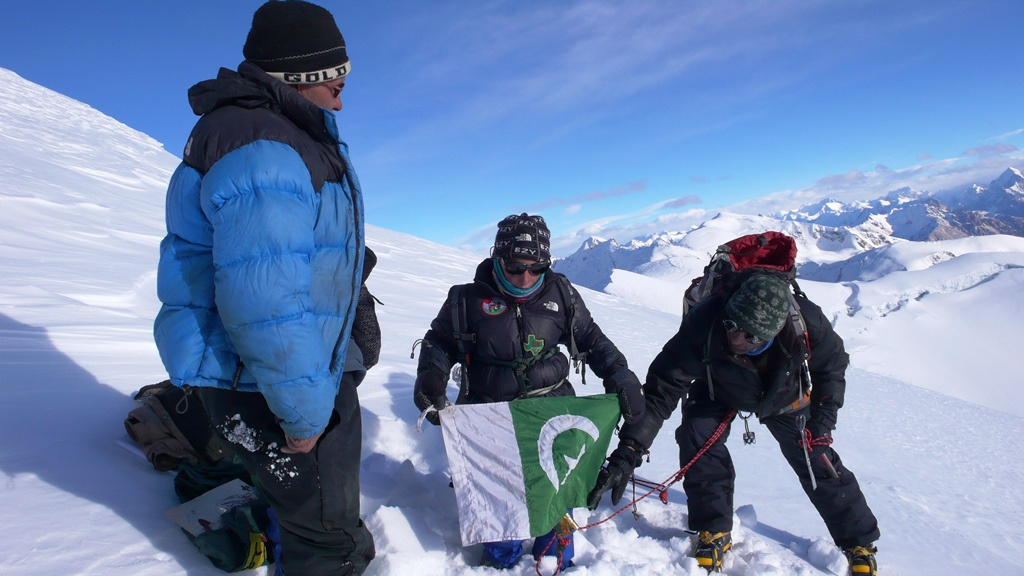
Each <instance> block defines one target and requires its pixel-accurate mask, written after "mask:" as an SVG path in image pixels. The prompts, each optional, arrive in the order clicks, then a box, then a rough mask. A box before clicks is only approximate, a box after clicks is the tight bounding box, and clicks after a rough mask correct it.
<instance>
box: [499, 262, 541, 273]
mask: <svg viewBox="0 0 1024 576" xmlns="http://www.w3.org/2000/svg"><path fill="white" fill-rule="evenodd" d="M501 267H502V268H504V269H505V273H506V274H509V275H511V276H521V275H522V274H525V273H526V272H529V273H530V274H531V275H532V276H540V275H541V274H543V273H545V272H547V271H548V268H550V267H551V265H550V264H547V263H545V262H534V263H533V264H527V263H525V262H508V261H506V260H502V261H501Z"/></svg>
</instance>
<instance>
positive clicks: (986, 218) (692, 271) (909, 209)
mask: <svg viewBox="0 0 1024 576" xmlns="http://www.w3.org/2000/svg"><path fill="white" fill-rule="evenodd" d="M737 219H739V220H742V221H744V224H743V226H741V227H740V228H739V229H741V230H745V231H744V232H743V233H755V232H759V231H764V230H781V231H783V232H786V233H787V234H790V235H792V236H794V237H796V238H797V241H798V246H799V254H798V264H799V265H800V276H801V277H803V278H807V279H812V280H819V281H825V282H838V281H843V280H850V279H859V280H871V279H873V278H877V277H879V276H878V274H879V273H880V272H879V269H878V264H877V262H876V259H875V258H872V257H871V256H864V255H862V254H863V253H865V252H867V251H873V250H876V249H880V248H882V247H885V246H888V245H891V244H894V243H898V242H902V241H912V242H930V241H937V240H953V239H957V238H967V237H971V236H987V235H993V234H1005V235H1011V236H1020V237H1024V174H1022V173H1021V171H1020V170H1018V169H1016V168H1012V167H1011V168H1008V169H1007V170H1006V171H1005V172H1003V173H1002V174H1001V175H1000V176H999V177H998V178H996V179H995V180H993V181H992V182H990V183H989V184H988V185H987V186H982V185H978V184H974V185H971V186H967V187H964V188H960V189H954V190H948V191H943V192H938V193H934V194H933V193H929V192H919V191H914V190H911V189H908V188H903V189H899V190H894V191H892V192H890V193H889V194H888V195H886V196H885V197H883V198H878V199H876V200H871V201H863V202H852V203H843V202H839V201H836V200H832V199H826V200H822V201H820V202H816V203H813V204H808V205H805V206H803V207H801V208H799V209H796V210H791V211H788V212H783V213H778V214H772V215H761V216H742V215H737V214H727V213H722V214H719V215H718V216H716V217H715V218H713V219H711V220H708V221H706V222H704V223H703V224H701V225H700V226H696V227H694V228H693V229H691V230H689V231H686V232H663V233H660V234H654V235H650V236H646V237H640V238H636V239H633V240H631V241H630V243H629V244H619V243H618V242H616V241H615V240H614V239H601V238H596V237H591V238H589V239H588V240H587V241H586V242H584V243H583V245H582V246H580V248H579V249H578V250H577V251H576V252H575V253H573V254H572V255H570V256H568V257H566V258H564V259H560V260H558V261H556V262H555V265H554V268H555V270H557V271H559V272H562V273H564V274H566V275H567V276H569V278H571V279H572V281H573V282H574V283H576V284H579V285H581V286H586V287H588V288H591V289H594V290H604V289H605V288H606V287H607V286H608V284H609V283H610V282H611V277H612V274H613V272H614V271H615V270H623V271H628V272H634V273H637V274H642V275H645V276H650V277H655V278H665V279H670V280H677V279H678V280H685V281H689V280H690V279H691V278H693V277H695V276H697V275H699V274H700V273H701V271H702V270H703V267H704V264H706V262H707V259H708V257H709V256H710V254H709V252H708V251H709V249H710V248H709V247H714V246H718V245H719V244H722V243H724V242H726V241H728V240H730V239H731V238H732V237H733V235H735V231H736V230H737V226H736V225H735V223H729V224H726V221H733V220H737ZM858 256H859V258H858ZM847 260H852V261H851V262H847ZM857 260H860V261H861V263H860V264H859V265H858V264H856V261H857ZM867 261H871V262H874V263H873V264H871V265H866V264H865V262H867ZM881 261H885V258H884V257H883V258H881ZM869 268H871V269H873V272H871V273H870V274H868V276H870V277H861V276H860V275H859V274H860V273H861V272H864V273H866V272H867V269H869ZM883 268H884V266H883ZM855 271H856V272H855ZM890 271H891V270H890ZM851 274H852V275H854V276H856V277H853V276H851ZM883 275H884V274H883Z"/></svg>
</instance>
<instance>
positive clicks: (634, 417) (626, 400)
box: [605, 370, 647, 424]
mask: <svg viewBox="0 0 1024 576" xmlns="http://www.w3.org/2000/svg"><path fill="white" fill-rule="evenodd" d="M605 390H608V391H609V392H610V391H612V390H614V391H615V394H616V395H618V397H619V411H620V412H622V419H623V420H625V421H626V424H632V423H634V422H639V421H640V419H641V418H643V417H644V410H645V409H646V408H647V403H646V402H645V401H644V390H643V386H641V385H640V380H638V379H637V377H636V375H635V374H633V373H632V372H631V371H629V370H626V371H625V374H623V375H616V376H613V377H612V378H610V379H608V380H605Z"/></svg>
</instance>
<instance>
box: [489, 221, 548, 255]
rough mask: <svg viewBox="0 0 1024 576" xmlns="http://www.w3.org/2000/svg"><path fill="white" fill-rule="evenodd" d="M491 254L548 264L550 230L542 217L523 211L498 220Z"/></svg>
mask: <svg viewBox="0 0 1024 576" xmlns="http://www.w3.org/2000/svg"><path fill="white" fill-rule="evenodd" d="M493 255H494V256H496V257H499V258H504V259H506V260H511V259H513V258H522V259H524V260H534V261H536V262H540V263H542V264H550V263H551V232H550V231H549V230H548V225H547V223H546V222H544V218H543V217H541V216H530V215H529V214H527V213H526V212H523V213H522V214H520V215H518V216H516V215H515V214H513V215H511V216H507V217H505V219H504V220H502V221H501V222H498V233H497V234H496V235H495V236H494V251H493Z"/></svg>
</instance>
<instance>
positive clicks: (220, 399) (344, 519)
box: [198, 373, 375, 576]
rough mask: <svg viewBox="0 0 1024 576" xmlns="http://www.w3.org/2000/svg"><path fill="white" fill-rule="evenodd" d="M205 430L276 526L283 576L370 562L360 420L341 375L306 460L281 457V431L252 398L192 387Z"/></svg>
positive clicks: (262, 403) (352, 391)
mask: <svg viewBox="0 0 1024 576" xmlns="http://www.w3.org/2000/svg"><path fill="white" fill-rule="evenodd" d="M198 391H199V394H200V399H201V400H202V402H203V406H204V407H205V408H206V412H207V415H209V417H210V422H211V424H212V425H213V429H214V430H215V431H216V432H217V434H218V435H220V436H221V437H222V438H223V440H224V444H225V445H226V446H227V447H228V448H230V449H231V451H232V452H233V454H234V455H235V456H236V457H237V458H238V459H239V460H241V463H242V465H243V466H244V467H245V468H246V470H247V471H248V472H249V473H250V474H251V475H252V476H253V477H254V479H255V482H256V485H257V488H259V490H260V494H262V495H263V497H264V498H266V499H267V501H268V502H269V503H270V507H271V508H272V509H273V510H274V513H275V514H276V515H277V519H278V523H279V524H280V527H281V564H282V568H283V570H284V573H285V574H287V575H288V576H320V575H323V576H328V575H330V576H340V575H359V574H362V573H363V571H365V570H366V567H367V565H368V564H369V563H370V560H372V559H373V557H374V554H375V552H374V546H373V538H372V536H371V535H370V531H369V530H367V528H366V526H365V525H364V524H363V521H362V520H361V519H360V518H359V465H360V461H361V459H360V451H361V448H362V420H361V416H360V412H359V398H358V396H357V395H356V386H355V382H354V381H353V380H352V378H351V376H350V375H349V374H348V373H346V374H345V375H344V377H343V378H342V381H341V387H340V389H339V392H338V396H337V397H336V399H335V404H334V413H333V414H332V415H331V420H330V423H329V424H328V425H327V428H326V430H325V431H324V433H323V435H322V436H321V437H320V439H319V441H318V442H317V445H316V447H315V448H313V450H311V451H310V452H309V453H307V454H285V453H282V452H281V451H280V447H282V446H285V445H286V443H285V438H284V431H283V430H282V429H281V427H280V425H278V423H277V417H276V416H275V415H274V413H273V412H271V411H270V408H269V407H268V406H267V403H266V400H264V398H263V395H262V394H260V393H258V392H238V391H232V390H222V389H216V388H199V389H198Z"/></svg>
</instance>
